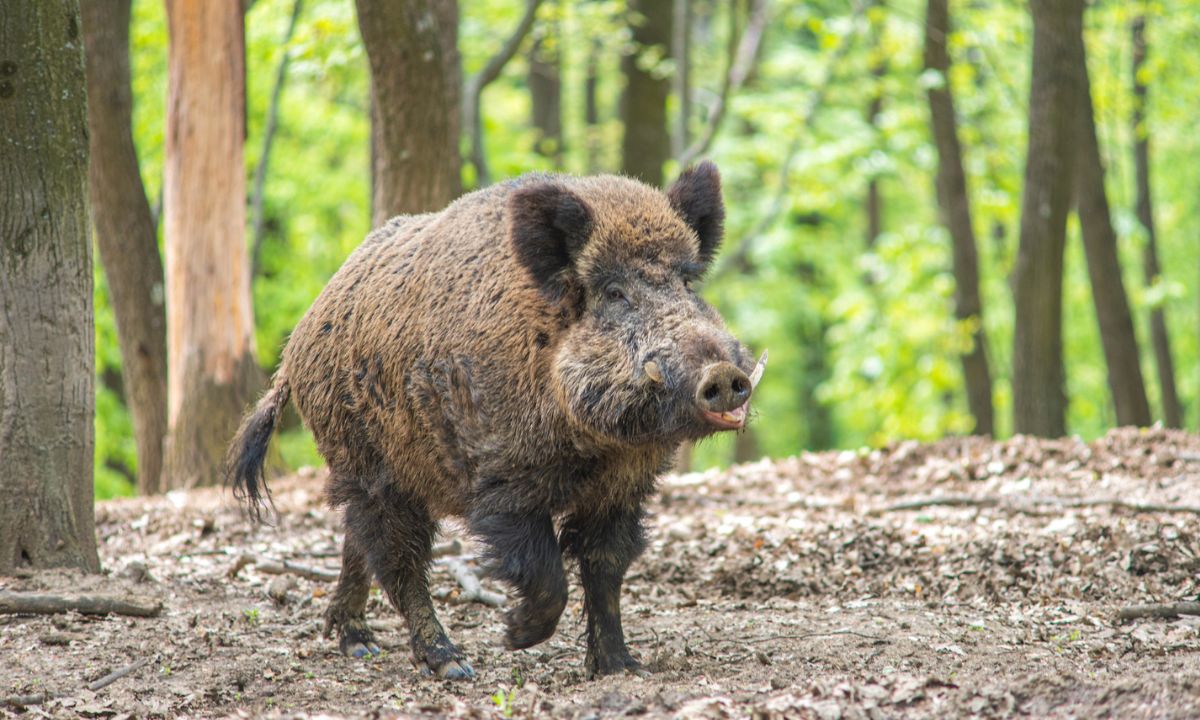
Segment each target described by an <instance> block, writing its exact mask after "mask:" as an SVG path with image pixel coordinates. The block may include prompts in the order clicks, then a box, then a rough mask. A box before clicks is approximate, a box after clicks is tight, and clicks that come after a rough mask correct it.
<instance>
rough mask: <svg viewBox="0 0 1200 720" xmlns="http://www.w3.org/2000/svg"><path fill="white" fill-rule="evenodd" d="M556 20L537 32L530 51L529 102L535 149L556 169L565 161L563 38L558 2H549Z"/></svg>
mask: <svg viewBox="0 0 1200 720" xmlns="http://www.w3.org/2000/svg"><path fill="white" fill-rule="evenodd" d="M549 5H550V6H551V9H552V10H553V11H554V13H555V14H556V17H555V18H554V19H553V20H552V21H550V22H543V23H542V24H541V26H540V27H539V28H538V29H537V30H536V31H535V33H534V38H533V46H532V47H531V48H530V50H529V99H530V106H531V110H532V115H533V117H532V120H533V127H534V129H535V130H536V131H537V142H536V143H535V144H534V149H535V150H536V151H537V153H538V154H539V155H542V156H543V157H548V158H552V159H553V160H554V164H555V166H556V167H561V166H562V161H563V130H562V79H561V66H562V53H561V45H562V40H563V38H562V36H561V34H560V31H561V25H560V23H559V22H558V18H557V13H558V12H559V8H558V3H557V2H551V3H549Z"/></svg>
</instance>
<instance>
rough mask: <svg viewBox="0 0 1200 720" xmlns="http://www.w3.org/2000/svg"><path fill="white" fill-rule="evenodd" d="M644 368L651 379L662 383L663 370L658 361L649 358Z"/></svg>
mask: <svg viewBox="0 0 1200 720" xmlns="http://www.w3.org/2000/svg"><path fill="white" fill-rule="evenodd" d="M642 369H643V370H645V371H646V374H647V375H649V376H650V379H651V380H653V381H654V382H656V383H659V384H660V385H661V384H662V381H663V374H662V370H661V369H660V368H659V367H658V363H656V362H654V361H653V360H647V361H646V364H645V365H643V366H642Z"/></svg>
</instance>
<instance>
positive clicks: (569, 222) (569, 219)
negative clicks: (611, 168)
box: [509, 162, 761, 443]
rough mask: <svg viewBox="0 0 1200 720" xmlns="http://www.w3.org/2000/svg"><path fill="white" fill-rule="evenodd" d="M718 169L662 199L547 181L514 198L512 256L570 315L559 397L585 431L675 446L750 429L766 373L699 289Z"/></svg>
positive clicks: (634, 189) (697, 170)
mask: <svg viewBox="0 0 1200 720" xmlns="http://www.w3.org/2000/svg"><path fill="white" fill-rule="evenodd" d="M724 218H725V207H724V203H723V201H722V199H721V181H720V176H719V174H718V172H717V168H716V166H715V165H713V164H712V163H708V162H705V163H701V164H700V165H698V166H696V167H694V168H692V169H689V170H687V171H685V172H684V173H683V174H682V175H681V176H680V177H679V179H678V180H676V182H675V183H674V185H672V187H671V188H670V189H669V190H668V191H667V192H666V193H665V194H664V193H662V192H659V191H657V190H654V189H652V188H649V187H647V186H645V185H642V184H640V183H637V182H635V181H633V180H629V179H626V178H618V177H612V176H603V177H597V178H586V179H582V180H576V181H571V182H569V183H568V182H564V181H561V180H555V179H554V178H552V177H551V178H543V179H541V180H536V181H532V182H531V183H529V184H526V185H523V186H522V187H520V188H519V189H517V190H516V191H514V192H513V194H512V196H511V198H510V200H509V219H510V220H509V222H510V226H509V232H510V239H511V242H512V243H513V246H514V249H515V252H516V256H517V259H518V260H519V262H520V263H521V264H522V265H524V267H525V269H526V270H527V271H528V273H529V275H530V277H531V278H532V280H533V282H534V283H535V284H536V286H537V287H538V289H539V290H540V291H541V294H542V295H543V296H544V298H545V299H546V300H548V301H549V302H551V303H552V304H554V305H555V306H557V307H558V308H559V310H560V312H561V313H562V317H563V323H564V328H563V332H562V334H561V336H560V337H559V339H558V342H557V343H556V346H555V348H554V352H555V355H554V367H553V373H552V376H553V380H552V382H553V384H554V388H553V391H554V393H555V396H556V398H557V401H558V403H559V404H560V406H561V407H562V408H563V409H564V410H565V412H566V413H567V415H568V417H570V418H571V420H572V422H573V423H574V424H575V425H576V426H578V427H580V428H581V429H583V430H585V431H587V432H590V433H592V434H594V435H598V436H600V437H602V438H606V439H609V440H615V441H618V442H623V443H653V442H671V441H678V440H684V439H694V438H700V437H704V436H706V435H709V434H711V433H714V432H717V431H720V430H734V429H737V428H740V427H742V426H743V425H744V424H745V422H746V415H747V409H748V407H749V400H750V395H751V393H752V392H753V390H754V387H753V386H754V384H755V383H756V382H757V380H758V377H759V376H761V367H755V365H754V359H753V357H752V356H751V354H750V353H749V351H748V350H747V349H746V348H745V347H743V346H742V345H741V344H740V343H739V342H738V341H737V340H736V339H735V338H734V337H733V336H732V335H731V334H730V333H729V332H728V330H726V329H725V325H724V323H723V322H722V321H721V317H720V316H719V315H718V314H717V312H716V311H715V310H714V309H713V308H712V307H710V306H709V305H708V304H707V303H705V302H704V300H703V299H702V298H701V297H700V296H699V295H698V294H697V293H696V291H695V289H694V287H693V285H694V283H697V282H698V281H699V280H700V279H701V277H702V276H703V274H704V272H705V270H706V269H707V268H708V266H709V264H710V263H711V262H712V260H713V257H714V255H715V254H716V252H717V247H718V246H719V245H720V243H721V237H722V234H723V223H724Z"/></svg>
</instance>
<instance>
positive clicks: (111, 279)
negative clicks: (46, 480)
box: [81, 0, 167, 495]
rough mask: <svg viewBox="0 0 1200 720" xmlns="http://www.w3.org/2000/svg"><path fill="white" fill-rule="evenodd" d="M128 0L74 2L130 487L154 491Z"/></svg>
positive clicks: (163, 337)
mask: <svg viewBox="0 0 1200 720" xmlns="http://www.w3.org/2000/svg"><path fill="white" fill-rule="evenodd" d="M131 4H132V0H112V1H111V2H108V1H107V0H82V2H81V9H82V11H83V39H84V44H85V46H86V54H87V83H88V98H89V102H88V134H89V138H90V145H91V170H90V182H89V184H88V188H89V191H90V194H91V202H92V220H93V222H94V224H95V227H96V247H97V248H98V249H99V251H100V261H101V263H103V265H104V272H105V273H106V275H107V277H108V291H109V296H110V297H111V298H112V307H113V313H114V314H115V315H116V319H117V337H118V340H119V341H120V345H121V376H122V379H123V385H124V389H125V401H126V404H127V405H128V406H129V411H130V414H131V415H132V416H133V434H134V439H135V440H136V441H137V460H138V464H137V487H138V491H139V492H140V493H141V494H143V495H149V494H153V493H157V492H159V491H160V490H161V489H162V463H163V438H164V437H165V436H166V434H167V334H166V333H167V330H166V324H167V322H166V313H165V308H164V306H163V301H164V290H163V266H162V258H161V257H160V256H159V254H158V233H157V232H156V231H155V227H154V219H153V218H152V217H151V215H150V203H149V201H147V199H146V189H145V188H144V187H143V186H142V175H141V171H140V170H139V169H138V158H137V151H136V150H135V148H134V145H133V126H132V112H133V92H132V88H131V86H130V79H129V14H130V5H131Z"/></svg>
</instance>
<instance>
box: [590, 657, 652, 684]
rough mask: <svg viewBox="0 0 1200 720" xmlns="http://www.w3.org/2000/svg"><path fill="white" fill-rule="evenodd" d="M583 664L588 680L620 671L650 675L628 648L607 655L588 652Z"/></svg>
mask: <svg viewBox="0 0 1200 720" xmlns="http://www.w3.org/2000/svg"><path fill="white" fill-rule="evenodd" d="M583 665H584V668H585V669H586V670H587V679H588V680H595V679H596V678H598V677H601V676H603V675H616V674H617V673H622V672H627V673H629V674H630V675H637V676H638V677H643V678H644V677H650V672H649V671H648V670H646V669H645V668H643V667H642V664H641V663H640V662H638V661H637V660H634V659H633V656H632V655H630V654H629V651H628V650H623V651H621V652H617V653H612V654H609V655H599V654H593V653H590V652H589V653H588V655H587V659H585V660H584V663H583Z"/></svg>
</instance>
